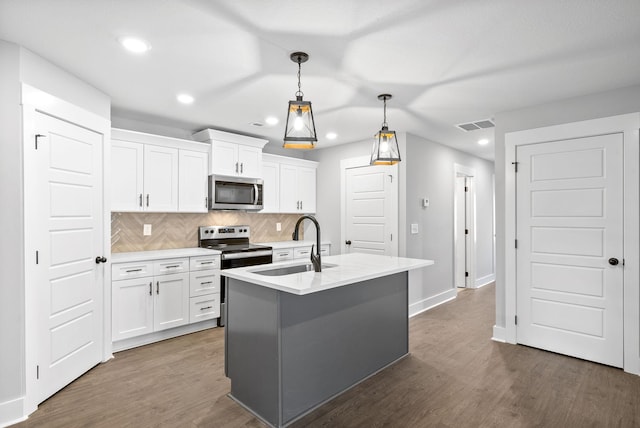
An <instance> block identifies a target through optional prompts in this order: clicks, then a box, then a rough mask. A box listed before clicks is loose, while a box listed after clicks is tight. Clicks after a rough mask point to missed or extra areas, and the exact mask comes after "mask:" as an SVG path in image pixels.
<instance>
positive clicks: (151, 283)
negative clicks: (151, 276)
mask: <svg viewBox="0 0 640 428" xmlns="http://www.w3.org/2000/svg"><path fill="white" fill-rule="evenodd" d="M149 296H153V281H149Z"/></svg>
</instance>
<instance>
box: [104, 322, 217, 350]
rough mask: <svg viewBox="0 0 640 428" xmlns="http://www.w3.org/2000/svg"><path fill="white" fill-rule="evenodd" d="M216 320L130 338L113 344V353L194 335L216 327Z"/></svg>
mask: <svg viewBox="0 0 640 428" xmlns="http://www.w3.org/2000/svg"><path fill="white" fill-rule="evenodd" d="M217 325H218V319H217V318H215V319H211V320H207V321H201V322H198V323H195V324H187V325H183V326H180V327H175V328H170V329H168V330H162V331H158V332H155V333H149V334H145V335H143V336H137V337H131V338H129V339H123V340H119V341H117V342H113V352H119V351H124V350H125V349H131V348H137V347H138V346H143V345H148V344H150V343H154V342H159V341H161V340H165V339H171V338H174V337H178V336H182V335H183V334H189V333H195V332H197V331H202V330H206V329H208V328H212V327H216V326H217Z"/></svg>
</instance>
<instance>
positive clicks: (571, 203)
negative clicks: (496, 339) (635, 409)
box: [516, 134, 624, 367]
mask: <svg viewBox="0 0 640 428" xmlns="http://www.w3.org/2000/svg"><path fill="white" fill-rule="evenodd" d="M516 150H517V151H516V153H517V162H518V163H517V167H518V173H517V174H516V181H517V183H516V186H517V193H516V194H517V197H516V201H517V202H516V212H517V216H516V218H517V220H516V222H517V250H516V257H517V265H516V270H517V273H516V275H517V290H516V292H517V326H516V329H517V331H516V332H517V340H518V342H519V343H522V344H525V345H530V346H534V347H537V348H542V349H546V350H549V351H554V352H558V353H562V354H566V355H571V356H575V357H579V358H583V359H586V360H590V361H595V362H599V363H603V364H608V365H611V366H616V367H622V365H623V190H624V189H623V135H622V134H609V135H600V136H594V137H585V138H575V139H567V140H561V141H554V142H550V143H540V144H529V145H523V146H518V147H517V149H516Z"/></svg>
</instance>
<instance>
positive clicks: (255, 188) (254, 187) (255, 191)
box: [253, 184, 259, 205]
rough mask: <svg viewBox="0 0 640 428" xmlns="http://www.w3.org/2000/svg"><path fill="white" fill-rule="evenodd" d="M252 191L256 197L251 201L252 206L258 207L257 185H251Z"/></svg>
mask: <svg viewBox="0 0 640 428" xmlns="http://www.w3.org/2000/svg"><path fill="white" fill-rule="evenodd" d="M253 191H254V193H255V195H256V197H255V198H254V199H253V205H258V199H259V198H258V191H259V188H258V185H257V184H254V185H253Z"/></svg>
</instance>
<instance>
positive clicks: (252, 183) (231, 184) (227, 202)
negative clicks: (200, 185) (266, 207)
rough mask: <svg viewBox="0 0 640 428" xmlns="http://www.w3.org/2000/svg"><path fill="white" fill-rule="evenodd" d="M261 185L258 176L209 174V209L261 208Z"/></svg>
mask: <svg viewBox="0 0 640 428" xmlns="http://www.w3.org/2000/svg"><path fill="white" fill-rule="evenodd" d="M262 185H263V181H262V179H260V178H246V177H230V176H226V175H210V176H209V209H210V210H246V211H259V210H261V209H262Z"/></svg>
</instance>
